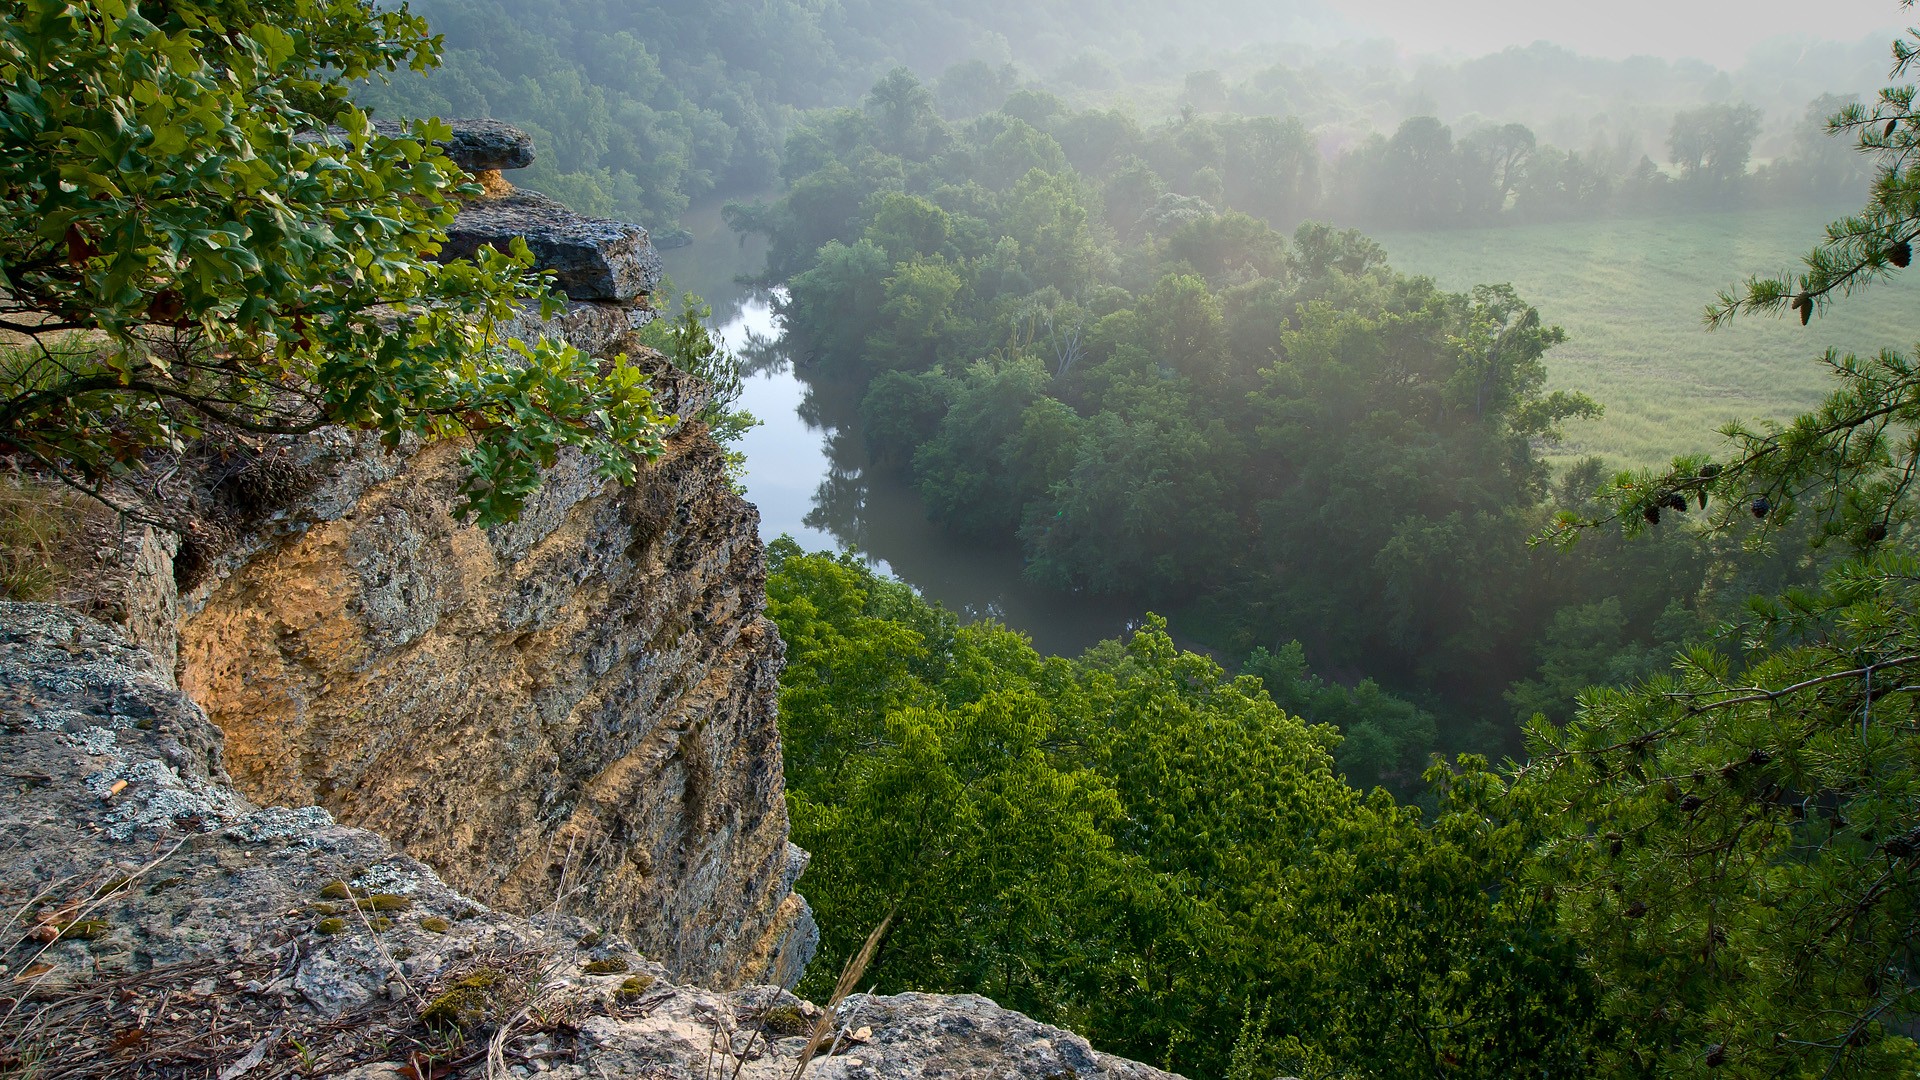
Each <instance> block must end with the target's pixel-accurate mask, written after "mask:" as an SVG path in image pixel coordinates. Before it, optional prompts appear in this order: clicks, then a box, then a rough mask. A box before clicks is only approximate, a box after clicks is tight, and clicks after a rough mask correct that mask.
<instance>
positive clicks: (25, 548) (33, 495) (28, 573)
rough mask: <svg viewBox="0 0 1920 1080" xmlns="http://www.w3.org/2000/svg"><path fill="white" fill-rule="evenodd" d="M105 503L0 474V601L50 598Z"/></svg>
mask: <svg viewBox="0 0 1920 1080" xmlns="http://www.w3.org/2000/svg"><path fill="white" fill-rule="evenodd" d="M107 513H108V511H107V510H106V508H105V507H102V506H100V505H99V504H98V503H95V502H93V501H92V500H90V499H87V498H86V497H85V496H83V495H80V494H79V493H78V492H74V491H70V490H68V489H66V488H63V487H60V486H58V485H55V484H50V483H46V482H44V481H39V480H33V479H29V478H26V477H22V476H17V475H13V476H10V475H6V474H3V473H0V600H20V601H33V600H51V599H53V598H54V597H55V596H56V595H57V594H58V593H59V591H60V587H61V586H62V585H63V584H65V583H66V581H67V580H68V578H69V577H70V576H71V574H72V569H71V568H72V567H73V566H74V565H75V561H76V559H77V558H78V555H79V552H78V551H77V550H76V549H77V548H78V547H79V546H81V542H82V541H83V540H84V538H85V535H86V531H87V525H88V523H89V522H90V521H92V520H94V519H97V518H100V517H103V516H105V515H107Z"/></svg>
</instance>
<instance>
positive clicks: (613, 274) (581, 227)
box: [440, 191, 660, 301]
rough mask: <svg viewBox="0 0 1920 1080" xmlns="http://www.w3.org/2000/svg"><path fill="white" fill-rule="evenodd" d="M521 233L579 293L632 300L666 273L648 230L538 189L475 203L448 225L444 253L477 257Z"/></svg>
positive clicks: (565, 288)
mask: <svg viewBox="0 0 1920 1080" xmlns="http://www.w3.org/2000/svg"><path fill="white" fill-rule="evenodd" d="M515 237H520V238H522V239H524V240H526V242H527V247H528V248H530V249H531V250H532V251H533V256H534V262H535V264H536V265H537V266H539V267H540V268H541V269H543V270H552V271H553V272H554V276H555V277H556V279H557V280H558V282H559V285H560V290H561V291H562V292H564V293H566V294H567V295H568V296H569V297H571V298H573V299H575V300H603V301H604V300H612V301H627V300H632V299H634V298H635V297H638V296H641V295H643V294H645V293H647V292H648V291H649V290H650V289H652V288H653V285H654V283H655V282H657V281H659V280H660V256H659V254H658V253H656V252H655V251H654V250H653V246H652V245H651V244H650V243H648V240H647V230H645V229H643V228H641V227H640V226H638V225H633V224H630V223H628V222H624V221H608V220H603V219H600V218H589V217H583V216H581V215H579V214H576V213H574V212H573V211H572V210H569V209H567V208H566V206H564V205H563V204H561V203H560V202H558V201H556V200H553V199H549V198H547V197H546V196H545V195H540V194H538V193H535V192H531V191H516V192H513V193H511V194H509V195H506V196H504V197H501V198H498V199H488V200H484V201H481V202H475V203H470V204H468V205H467V206H466V207H464V208H463V209H462V210H461V211H460V215H459V217H457V218H455V219H454V222H453V225H452V226H451V227H450V228H448V230H447V242H446V244H444V245H443V246H442V248H441V252H440V257H441V258H443V259H470V258H473V257H474V255H475V254H476V253H477V252H478V251H479V250H480V249H481V248H483V247H493V248H497V249H499V250H501V251H505V250H506V249H507V246H508V245H509V244H511V243H512V242H513V239H514V238H515Z"/></svg>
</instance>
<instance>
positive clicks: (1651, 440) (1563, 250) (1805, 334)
mask: <svg viewBox="0 0 1920 1080" xmlns="http://www.w3.org/2000/svg"><path fill="white" fill-rule="evenodd" d="M1845 212H1846V208H1845V207H1840V208H1835V209H1830V210H1821V209H1819V208H1810V207H1791V208H1786V209H1772V210H1753V211H1740V212H1727V213H1712V214H1693V215H1687V216H1672V217H1650V218H1622V219H1612V220H1602V221H1591V222H1577V223H1568V224H1554V225H1529V226H1523V227H1508V228H1488V229H1459V230H1452V231H1440V232H1418V233H1411V232H1390V233H1383V234H1377V236H1376V238H1377V239H1378V240H1379V241H1380V242H1381V243H1382V244H1384V245H1385V246H1386V248H1387V251H1388V252H1389V254H1390V255H1391V257H1392V261H1393V265H1394V266H1395V267H1396V268H1398V269H1400V270H1402V271H1405V272H1408V273H1416V274H1427V275H1430V276H1432V277H1433V278H1434V279H1436V280H1437V281H1439V282H1440V284H1442V285H1443V286H1445V287H1447V288H1451V289H1466V288H1469V287H1471V286H1473V285H1475V284H1478V283H1482V282H1511V283H1512V284H1513V285H1514V287H1515V288H1516V289H1518V290H1519V292H1520V294H1521V295H1522V296H1524V297H1526V298H1527V300H1528V301H1529V302H1531V303H1533V304H1535V305H1536V306H1538V307H1539V309H1540V313H1541V315H1542V316H1543V317H1544V318H1545V319H1546V320H1547V321H1548V322H1551V323H1557V324H1558V325H1560V326H1563V327H1565V328H1566V331H1567V335H1568V340H1567V342H1566V343H1565V344H1563V345H1561V346H1559V347H1558V348H1556V349H1554V350H1553V352H1552V353H1550V354H1549V355H1548V358H1547V360H1548V367H1549V371H1550V378H1551V385H1552V386H1553V387H1554V388H1556V389H1569V390H1580V391H1584V392H1585V393H1588V394H1591V395H1592V396H1593V397H1594V398H1595V399H1596V400H1598V401H1599V402H1601V403H1602V404H1603V405H1604V406H1605V407H1606V413H1605V415H1604V416H1602V417H1600V418H1599V419H1597V420H1592V421H1580V422H1577V423H1574V424H1570V425H1568V427H1567V438H1566V441H1565V442H1564V443H1562V444H1561V445H1560V446H1558V447H1556V448H1554V449H1553V451H1552V453H1551V454H1550V456H1551V457H1552V458H1554V459H1555V460H1558V461H1565V460H1568V459H1571V458H1576V457H1583V456H1586V455H1589V454H1597V455H1600V456H1602V457H1604V458H1606V459H1608V460H1609V461H1611V462H1613V463H1615V464H1617V465H1658V464H1661V463H1663V462H1665V461H1666V460H1667V459H1669V458H1671V457H1672V456H1673V455H1675V454H1679V453H1687V452H1692V451H1698V450H1714V449H1717V448H1718V447H1719V446H1720V443H1721V441H1722V440H1721V439H1720V438H1719V436H1718V435H1716V434H1715V432H1716V430H1717V429H1718V428H1719V427H1720V426H1721V425H1723V424H1724V423H1726V422H1727V421H1729V420H1735V419H1739V420H1747V421H1752V420H1756V419H1765V418H1775V419H1783V418H1786V417H1788V416H1791V415H1792V414H1794V413H1796V412H1799V411H1802V410H1804V409H1806V408H1807V407H1809V406H1811V405H1813V404H1815V403H1816V402H1818V401H1819V400H1820V399H1821V398H1822V397H1823V396H1824V395H1825V394H1826V393H1827V392H1828V391H1829V389H1830V386H1829V384H1830V383H1831V381H1832V379H1831V377H1830V376H1828V375H1826V374H1824V371H1825V369H1824V368H1823V367H1822V366H1821V365H1820V363H1819V358H1820V356H1821V354H1822V353H1823V352H1824V350H1826V349H1827V348H1830V347H1831V348H1836V349H1839V350H1841V351H1843V352H1849V351H1851V352H1877V351H1879V350H1880V349H1882V348H1885V347H1888V346H1894V347H1897V348H1900V349H1902V350H1905V349H1909V348H1911V347H1912V346H1913V344H1914V342H1915V340H1916V336H1917V335H1920V330H1916V329H1915V322H1914V319H1913V309H1914V300H1915V296H1916V292H1915V290H1916V288H1920V284H1917V283H1916V282H1915V281H1914V280H1912V279H1902V278H1895V279H1893V280H1892V281H1889V282H1886V283H1883V284H1880V285H1876V286H1873V287H1872V288H1869V289H1867V290H1865V291H1863V292H1860V293H1857V294H1855V295H1854V297H1852V298H1851V299H1849V300H1847V301H1845V302H1843V303H1841V304H1840V305H1838V306H1837V308H1835V309H1834V310H1833V312H1832V313H1831V314H1828V315H1825V316H1823V317H1817V318H1815V320H1814V322H1813V325H1812V326H1809V327H1802V326H1800V325H1799V320H1798V319H1797V318H1792V317H1788V318H1783V319H1776V318H1772V317H1757V318H1745V319H1740V320H1736V321H1735V322H1734V324H1733V325H1731V326H1728V327H1724V328H1722V329H1719V330H1712V331H1709V330H1708V329H1707V328H1706V327H1705V325H1704V324H1703V323H1702V321H1701V315H1702V313H1703V311H1704V310H1705V308H1706V305H1707V303H1708V302H1709V301H1711V300H1712V299H1713V297H1714V295H1715V293H1716V292H1717V291H1718V290H1719V289H1721V288H1723V287H1726V286H1729V285H1732V284H1734V283H1735V282H1737V281H1739V280H1741V279H1743V278H1745V277H1746V276H1747V275H1749V274H1755V273H1778V272H1782V271H1785V270H1788V269H1792V268H1797V267H1798V266H1799V257H1800V255H1801V254H1802V253H1803V252H1805V251H1806V250H1807V249H1808V248H1810V247H1811V246H1812V245H1813V243H1814V241H1815V240H1817V239H1818V238H1819V237H1820V235H1821V230H1822V229H1823V228H1824V226H1825V225H1826V223H1827V222H1828V221H1829V220H1831V219H1833V218H1835V217H1838V216H1840V215H1842V214H1844V213H1845Z"/></svg>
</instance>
